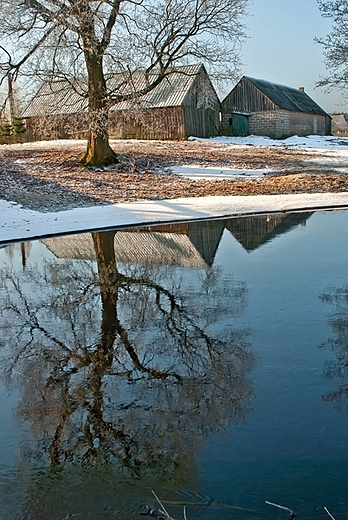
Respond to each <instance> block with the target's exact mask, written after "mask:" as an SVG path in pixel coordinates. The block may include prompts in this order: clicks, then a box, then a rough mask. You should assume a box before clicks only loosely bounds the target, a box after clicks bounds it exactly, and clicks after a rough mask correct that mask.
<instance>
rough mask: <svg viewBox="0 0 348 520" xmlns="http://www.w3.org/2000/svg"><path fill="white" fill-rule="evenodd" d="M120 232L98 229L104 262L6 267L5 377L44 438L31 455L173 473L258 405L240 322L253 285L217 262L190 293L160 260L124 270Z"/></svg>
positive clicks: (0, 341)
mask: <svg viewBox="0 0 348 520" xmlns="http://www.w3.org/2000/svg"><path fill="white" fill-rule="evenodd" d="M113 239H114V233H113V232H108V233H95V234H93V241H94V246H95V251H96V258H97V272H96V271H95V269H94V266H93V265H92V263H90V262H76V261H71V260H69V261H47V262H46V263H45V264H44V266H43V267H42V268H38V267H37V266H34V267H27V268H26V270H25V271H24V273H19V274H15V273H14V272H7V273H3V275H4V274H6V276H3V279H2V292H3V294H4V295H5V300H6V303H5V305H4V306H3V311H2V329H3V335H2V338H1V339H0V344H2V346H3V347H4V349H3V352H6V355H7V359H6V360H5V362H4V363H3V367H4V370H3V375H4V377H5V379H6V381H7V383H8V384H9V385H12V384H13V385H17V386H18V387H20V388H21V391H22V392H21V400H20V404H19V406H18V410H17V415H18V417H19V418H20V419H21V420H26V421H28V423H29V424H30V427H31V429H32V434H33V436H34V437H35V438H36V439H37V440H38V444H37V449H35V450H32V451H30V452H29V451H28V453H27V457H29V458H30V460H32V461H34V460H36V461H37V460H41V462H42V458H44V459H47V461H48V462H49V463H50V464H53V465H61V464H64V463H66V462H73V463H79V464H83V465H91V464H92V465H93V464H103V465H105V464H109V463H110V462H113V463H118V464H120V466H121V467H122V468H124V469H128V470H129V472H130V474H133V475H134V474H137V475H143V474H146V473H147V474H150V475H151V474H152V473H156V475H157V476H158V475H159V474H161V473H163V474H166V475H167V476H169V475H174V474H175V473H176V472H177V471H178V470H180V466H182V465H184V466H185V465H186V463H187V460H191V461H192V456H193V455H194V453H195V451H196V449H197V440H198V439H199V438H201V437H202V436H203V435H205V434H206V433H207V432H209V431H215V430H216V429H218V428H220V427H224V426H227V425H228V424H229V423H230V422H231V421H233V420H237V419H240V418H241V417H244V416H245V414H246V412H247V410H248V407H249V405H250V400H251V397H252V390H251V386H250V381H249V380H248V375H249V373H250V370H251V368H252V364H253V359H254V358H253V354H252V353H251V351H250V348H249V346H248V344H247V341H246V339H247V338H246V333H245V331H238V330H236V329H235V327H234V326H233V315H234V313H235V312H237V311H238V309H240V307H241V306H242V305H243V301H244V300H245V287H244V286H243V285H241V284H237V283H235V282H232V281H229V282H228V281H227V280H223V279H221V278H219V277H218V275H217V272H216V271H215V270H214V269H213V268H209V269H208V270H207V271H206V276H205V278H204V280H201V284H200V286H198V285H197V284H196V283H195V284H193V286H192V287H190V288H189V290H188V293H187V294H185V295H184V294H183V293H182V291H181V289H180V287H179V283H178V279H177V277H175V276H173V277H172V278H170V277H168V273H167V272H163V270H161V269H158V268H157V269H156V271H155V270H152V269H151V268H146V269H142V270H141V271H139V269H136V268H134V267H129V268H128V269H126V268H125V269H123V270H122V272H121V271H120V270H119V269H117V267H116V262H115V253H114V246H113V244H114V240H113ZM164 271H165V270H164ZM174 272H175V270H174ZM222 323H224V324H225V330H221V326H222ZM185 461H186V463H185Z"/></svg>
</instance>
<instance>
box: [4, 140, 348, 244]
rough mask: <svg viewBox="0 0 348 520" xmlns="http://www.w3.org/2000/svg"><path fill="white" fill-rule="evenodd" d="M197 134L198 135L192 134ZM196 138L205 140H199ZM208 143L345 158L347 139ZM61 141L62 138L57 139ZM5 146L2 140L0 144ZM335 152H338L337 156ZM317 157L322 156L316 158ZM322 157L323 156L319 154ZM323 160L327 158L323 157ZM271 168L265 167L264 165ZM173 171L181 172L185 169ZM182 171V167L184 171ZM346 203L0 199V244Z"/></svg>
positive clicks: (196, 170) (324, 197)
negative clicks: (31, 202) (34, 202)
mask: <svg viewBox="0 0 348 520" xmlns="http://www.w3.org/2000/svg"><path fill="white" fill-rule="evenodd" d="M191 139H192V140H193V139H197V140H198V138H191ZM199 140H200V141H207V140H203V139H199ZM209 142H215V143H221V144H223V145H231V146H293V147H298V148H302V149H303V148H304V149H306V148H311V149H318V150H326V151H328V152H330V153H332V154H333V157H332V160H338V158H339V154H340V153H341V154H342V155H341V158H340V160H345V159H347V158H348V152H347V150H348V138H341V137H332V136H326V137H320V136H309V137H298V136H294V137H290V138H288V139H284V140H272V139H269V138H267V137H260V136H249V137H217V138H214V139H210V140H209ZM77 143H78V144H82V145H83V144H84V143H83V141H64V145H68V146H70V145H75V146H76V144H77ZM56 145H57V146H61V145H62V141H60V142H57V143H56ZM4 146H6V145H4ZM8 146H21V147H31V148H32V147H45V146H50V147H52V142H51V141H50V142H42V141H41V142H38V143H23V144H20V145H8ZM335 154H337V155H335ZM317 160H318V161H320V157H319V156H318V158H317ZM323 160H324V157H323ZM325 160H327V157H325ZM185 170H186V175H190V176H191V175H192V176H194V177H195V178H206V179H207V178H209V179H211V178H217V177H219V178H230V177H231V176H233V175H234V176H236V175H239V176H244V173H245V172H244V173H243V172H242V171H240V170H238V171H236V170H228V169H223V170H221V169H214V168H209V169H208V168H200V167H198V166H192V167H191V168H189V167H185ZM268 172H269V170H268ZM176 173H179V174H183V168H181V173H180V169H179V168H177V171H176ZM184 173H185V172H184ZM249 173H250V175H252V176H256V177H257V176H260V175H263V174H264V173H265V171H261V170H254V171H249ZM331 207H345V208H348V193H326V194H295V195H259V196H226V197H202V198H188V199H176V200H162V201H145V202H133V203H119V204H112V205H109V206H97V207H86V208H78V209H73V210H69V211H60V212H54V213H53V212H52V213H41V212H37V211H31V210H26V209H23V208H22V207H21V206H20V205H18V204H15V203H10V202H6V201H3V200H0V245H4V244H6V243H10V242H11V241H15V240H19V241H20V240H28V239H33V238H38V237H41V236H52V235H55V234H64V233H74V232H78V231H91V230H101V229H107V228H113V227H126V226H134V225H137V224H148V223H155V222H178V221H183V220H190V219H195V220H197V219H205V218H212V217H228V216H233V215H243V214H252V213H258V212H265V213H267V212H269V213H271V212H274V211H291V210H298V209H301V210H302V209H313V208H321V209H323V208H331Z"/></svg>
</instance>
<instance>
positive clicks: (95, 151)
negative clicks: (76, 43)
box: [82, 52, 118, 166]
mask: <svg viewBox="0 0 348 520" xmlns="http://www.w3.org/2000/svg"><path fill="white" fill-rule="evenodd" d="M85 58H86V65H87V72H88V142H87V149H86V152H85V154H84V156H83V158H82V163H83V164H85V165H86V166H108V165H109V164H113V163H116V162H117V161H118V159H117V155H116V154H115V152H114V151H113V149H112V148H111V146H110V144H109V128H108V112H109V105H108V99H107V91H106V83H105V79H104V73H103V63H102V57H100V56H98V55H97V54H95V53H90V52H85Z"/></svg>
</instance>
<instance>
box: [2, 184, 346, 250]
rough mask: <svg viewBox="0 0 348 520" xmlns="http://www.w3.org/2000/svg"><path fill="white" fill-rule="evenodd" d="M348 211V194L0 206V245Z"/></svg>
mask: <svg viewBox="0 0 348 520" xmlns="http://www.w3.org/2000/svg"><path fill="white" fill-rule="evenodd" d="M332 207H343V208H348V193H324V194H322V193H320V194H295V195H258V196H226V197H202V198H188V199H176V200H162V201H144V202H132V203H119V204H112V205H109V206H96V207H87V208H78V209H73V210H68V211H60V212H55V213H40V212H38V211H31V210H26V209H23V208H22V207H21V206H20V205H18V204H13V203H12V204H11V203H9V202H5V201H1V200H0V215H1V217H0V245H5V244H7V243H10V242H11V241H16V240H19V241H21V240H28V239H34V238H39V237H42V236H46V237H47V236H52V235H55V234H66V233H74V232H79V231H92V230H102V229H104V230H105V229H108V228H109V229H110V228H117V227H118V228H122V227H127V226H135V225H138V224H151V223H158V222H162V223H164V222H180V221H183V220H199V219H207V218H212V217H229V216H236V215H246V214H253V213H271V212H274V211H279V212H280V211H293V210H305V209H315V208H317V209H324V208H332Z"/></svg>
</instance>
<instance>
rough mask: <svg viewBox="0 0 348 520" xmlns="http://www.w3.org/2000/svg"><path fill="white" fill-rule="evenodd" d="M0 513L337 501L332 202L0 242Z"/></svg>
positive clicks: (347, 506)
mask: <svg viewBox="0 0 348 520" xmlns="http://www.w3.org/2000/svg"><path fill="white" fill-rule="evenodd" d="M0 265H1V270H0V298H1V309H0V316H1V318H0V319H1V322H0V323H1V325H0V326H1V333H0V411H1V421H0V518H1V519H6V520H7V519H18V520H19V519H35V520H40V519H49V520H51V519H52V520H56V519H58V520H60V519H68V518H76V519H84V518H88V519H109V518H120V519H126V520H127V519H136V518H139V519H140V518H161V517H163V514H161V513H160V509H162V507H161V506H160V504H159V503H158V501H157V500H156V498H155V496H154V494H153V492H155V493H156V495H157V497H158V498H159V500H160V501H161V502H162V504H163V506H164V507H165V508H166V509H167V510H168V513H169V514H170V515H171V516H172V517H173V518H174V520H178V519H182V518H184V515H186V518H187V520H191V519H193V518H197V519H211V520H215V519H216V520H217V519H219V520H222V519H223V520H229V519H273V518H274V519H276V518H279V519H282V518H284V519H287V518H289V517H290V513H289V512H288V511H286V510H282V509H279V508H276V507H274V506H271V505H268V504H266V501H270V502H273V503H276V504H279V505H282V506H286V507H288V508H290V509H292V510H294V511H295V513H296V517H297V518H303V519H306V520H308V519H324V518H326V519H327V518H329V516H328V515H327V513H326V512H325V511H324V506H325V507H327V508H328V509H329V511H330V512H331V513H332V515H333V516H334V517H335V518H336V520H339V519H343V518H348V406H347V405H348V213H347V212H345V211H333V212H318V213H302V214H290V215H289V214H281V215H269V216H262V217H248V218H244V219H231V220H217V221H211V222H203V223H189V224H181V225H170V226H166V227H164V228H154V230H153V231H152V232H150V231H149V229H138V230H128V231H121V232H107V233H95V234H85V235H76V236H68V237H61V238H55V239H45V240H43V241H41V242H40V241H36V242H31V243H26V244H16V245H12V246H9V247H6V248H3V249H2V250H0Z"/></svg>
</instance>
